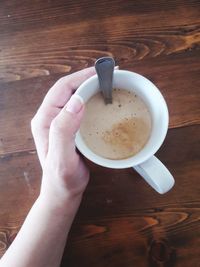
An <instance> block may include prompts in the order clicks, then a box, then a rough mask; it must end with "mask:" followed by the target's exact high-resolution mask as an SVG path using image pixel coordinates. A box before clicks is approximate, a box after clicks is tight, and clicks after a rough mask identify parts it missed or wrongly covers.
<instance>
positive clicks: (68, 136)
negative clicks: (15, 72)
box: [31, 67, 95, 200]
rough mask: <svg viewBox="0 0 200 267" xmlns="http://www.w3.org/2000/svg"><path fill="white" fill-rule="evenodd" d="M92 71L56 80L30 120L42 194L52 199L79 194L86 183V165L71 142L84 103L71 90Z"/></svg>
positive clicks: (79, 120)
mask: <svg viewBox="0 0 200 267" xmlns="http://www.w3.org/2000/svg"><path fill="white" fill-rule="evenodd" d="M94 74H95V69H94V68H93V67H92V68H87V69H84V70H82V71H79V72H76V73H73V74H71V75H68V76H65V77H63V78H61V79H60V80H58V81H57V82H56V83H55V84H54V85H53V87H52V88H51V89H50V90H49V91H48V93H47V95H46V96H45V98H44V100H43V102H42V104H41V106H40V107H39V109H38V111H37V113H36V115H35V116H34V118H33V119H32V121H31V128H32V134H33V137H34V141H35V145H36V149H37V153H38V157H39V160H40V163H41V166H42V170H43V179H42V187H41V194H42V195H45V197H46V196H47V197H48V198H49V199H51V200H53V199H60V198H63V199H65V198H69V197H74V196H81V195H82V193H83V191H84V189H85V187H86V185H87V183H88V179H89V172H88V169H87V167H86V166H85V164H84V162H83V161H82V159H81V157H80V156H79V155H78V154H77V152H76V149H75V142H74V139H75V133H76V132H77V130H78V129H79V127H80V123H81V119H82V117H83V113H84V104H83V102H82V101H81V99H80V98H78V97H77V96H75V95H72V94H73V92H74V91H75V90H76V89H77V88H78V87H79V86H80V84H81V83H83V82H84V81H85V80H86V79H88V78H89V77H91V76H92V75H94Z"/></svg>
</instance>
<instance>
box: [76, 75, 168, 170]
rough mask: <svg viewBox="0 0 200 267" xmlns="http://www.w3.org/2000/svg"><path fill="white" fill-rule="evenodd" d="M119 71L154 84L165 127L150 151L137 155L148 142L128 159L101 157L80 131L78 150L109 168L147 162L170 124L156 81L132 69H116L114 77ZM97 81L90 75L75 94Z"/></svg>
mask: <svg viewBox="0 0 200 267" xmlns="http://www.w3.org/2000/svg"><path fill="white" fill-rule="evenodd" d="M118 73H122V74H125V75H131V76H132V77H133V76H135V77H137V78H140V79H143V80H144V81H146V82H148V83H149V85H151V86H152V88H153V90H154V92H156V94H158V96H159V100H160V102H162V103H161V105H162V112H163V114H162V116H163V118H164V119H163V127H162V129H161V130H160V135H159V142H158V141H157V142H156V144H154V146H153V147H152V149H151V150H149V151H148V153H146V154H145V155H143V156H142V157H140V158H137V155H138V154H139V153H140V152H141V151H143V149H144V148H145V147H146V144H145V146H144V147H143V148H142V149H141V150H140V151H139V152H138V153H137V154H135V155H134V156H132V157H129V158H126V159H119V160H112V159H107V158H104V157H101V156H99V155H97V154H96V153H94V152H93V151H92V150H91V149H90V148H89V147H88V146H87V145H86V144H85V143H84V141H83V140H82V137H81V134H80V131H78V132H77V134H76V137H75V144H76V147H77V148H78V150H79V151H80V152H81V154H83V155H84V156H85V157H86V158H87V159H89V160H90V161H92V162H94V163H96V164H97V165H100V166H103V167H107V168H113V169H124V168H130V167H134V166H136V165H139V164H141V163H143V162H145V161H146V160H147V159H149V158H150V157H151V156H153V155H154V154H155V153H156V152H157V151H158V149H159V148H160V147H161V145H162V143H163V142H164V139H165V137H166V134H167V130H168V124H169V113H168V108H167V104H166V101H165V99H164V97H163V95H162V94H161V92H160V90H159V89H158V88H157V87H156V85H155V84H154V83H152V82H151V81H150V80H149V79H147V78H146V77H144V76H142V75H141V74H138V73H136V72H132V71H127V70H115V71H114V75H113V79H114V77H115V75H117V74H118ZM97 81H98V77H97V75H94V76H92V77H90V78H89V79H87V80H86V81H84V82H83V83H82V84H81V85H80V86H79V88H78V89H77V90H76V92H75V94H77V95H80V93H82V94H84V90H86V88H88V86H89V85H90V84H92V83H94V82H97ZM92 95H94V94H92ZM81 143H82V144H81Z"/></svg>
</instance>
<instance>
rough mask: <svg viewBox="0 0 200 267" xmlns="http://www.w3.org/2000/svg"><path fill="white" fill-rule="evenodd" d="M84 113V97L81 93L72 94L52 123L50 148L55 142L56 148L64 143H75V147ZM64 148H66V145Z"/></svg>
mask: <svg viewBox="0 0 200 267" xmlns="http://www.w3.org/2000/svg"><path fill="white" fill-rule="evenodd" d="M83 113H84V102H83V99H82V98H81V97H80V96H79V95H72V96H71V98H70V100H69V101H68V102H67V104H66V105H65V106H64V108H63V109H62V110H61V111H60V113H59V114H58V115H57V116H56V118H55V119H54V120H53V121H52V123H51V127H50V133H49V148H50V147H51V145H52V143H54V148H55V146H60V145H61V146H63V145H64V144H66V145H68V146H70V145H73V146H74V148H75V144H74V138H75V134H76V132H77V131H78V129H79V127H80V124H81V119H82V117H83ZM63 142H64V143H63ZM63 148H64V147H63ZM64 149H66V147H65V148H64Z"/></svg>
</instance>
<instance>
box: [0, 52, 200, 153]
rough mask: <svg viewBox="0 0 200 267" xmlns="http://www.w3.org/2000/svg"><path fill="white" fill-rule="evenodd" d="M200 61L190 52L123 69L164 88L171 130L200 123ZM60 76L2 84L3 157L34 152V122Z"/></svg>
mask: <svg viewBox="0 0 200 267" xmlns="http://www.w3.org/2000/svg"><path fill="white" fill-rule="evenodd" d="M94 56H95V55H94ZM197 59H199V60H200V54H197V53H196V52H194V53H193V52H188V53H187V54H185V56H183V55H176V56H168V57H167V58H161V59H160V60H159V61H156V59H153V60H150V59H146V60H143V61H142V62H135V63H131V62H127V63H124V64H122V68H123V67H124V68H125V69H128V70H132V71H136V72H139V73H141V74H144V75H145V76H147V77H148V78H149V79H150V80H152V81H153V82H154V83H155V84H156V85H157V86H158V87H159V88H160V90H161V92H162V93H163V95H164V96H165V98H166V101H167V103H168V106H169V112H170V128H174V127H180V126H183V125H193V124H199V122H200V103H199V99H200V90H199V88H200V80H199V78H198V77H199V73H200V66H199V64H198V61H197ZM55 64H56V63H55ZM73 64H74V63H72V65H71V66H70V68H72V69H73V70H74V69H78V68H79V67H80V66H78V61H77V62H76V64H75V65H73ZM87 64H88V65H89V63H87ZM182 66H187V68H182ZM81 67H84V66H81ZM59 76H60V75H59V74H55V73H54V74H52V75H50V76H47V77H38V78H31V79H25V80H19V81H16V82H11V83H5V84H1V85H0V125H1V131H0V154H6V153H11V152H18V151H26V150H33V149H34V143H33V139H32V135H31V131H30V120H31V118H32V117H33V116H34V114H35V112H36V110H37V108H38V106H39V105H40V103H41V102H42V99H43V97H44V95H45V94H46V92H47V91H48V89H49V88H50V86H51V85H52V84H53V83H54V82H55V81H56V80H57V79H58V77H59ZM183 77H184V78H183Z"/></svg>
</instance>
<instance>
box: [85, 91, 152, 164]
mask: <svg viewBox="0 0 200 267" xmlns="http://www.w3.org/2000/svg"><path fill="white" fill-rule="evenodd" d="M150 132H151V117H150V113H149V111H148V109H147V107H146V105H145V103H144V102H143V101H142V99H141V98H140V97H139V96H137V95H136V94H134V93H133V92H130V91H127V90H122V89H114V90H113V103H112V104H108V105H105V103H104V100H103V97H102V95H101V93H97V94H96V95H94V96H93V97H92V98H91V99H90V100H89V101H88V102H87V103H86V107H85V115H84V118H83V121H82V123H81V127H80V133H81V136H82V138H83V140H84V142H85V143H86V145H87V146H88V147H89V148H90V149H91V150H92V151H93V152H94V153H96V154H97V155H100V156H102V157H104V158H108V159H125V158H128V157H131V156H133V155H135V154H136V153H138V152H139V151H140V150H141V149H142V148H143V147H144V145H145V144H146V143H147V141H148V139H149V136H150Z"/></svg>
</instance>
